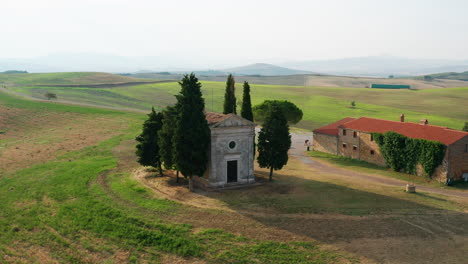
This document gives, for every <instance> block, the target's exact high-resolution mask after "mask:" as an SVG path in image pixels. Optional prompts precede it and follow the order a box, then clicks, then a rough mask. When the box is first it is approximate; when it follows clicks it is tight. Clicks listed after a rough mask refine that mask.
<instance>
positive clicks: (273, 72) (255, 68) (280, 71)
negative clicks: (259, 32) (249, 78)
mask: <svg viewBox="0 0 468 264" xmlns="http://www.w3.org/2000/svg"><path fill="white" fill-rule="evenodd" d="M222 71H223V72H227V73H232V74H234V75H263V76H278V75H296V74H310V73H311V72H308V71H302V70H294V69H289V68H285V67H280V66H276V65H272V64H266V63H255V64H250V65H246V66H241V67H235V68H229V69H224V70H222Z"/></svg>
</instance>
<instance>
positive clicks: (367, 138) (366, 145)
mask: <svg viewBox="0 0 468 264" xmlns="http://www.w3.org/2000/svg"><path fill="white" fill-rule="evenodd" d="M357 133H358V136H359V140H360V141H359V153H360V159H361V160H364V161H367V162H370V163H374V164H377V165H380V166H386V163H385V159H384V158H383V157H382V154H381V153H380V149H379V145H378V144H377V142H375V140H374V139H373V138H372V135H371V134H370V133H365V132H357Z"/></svg>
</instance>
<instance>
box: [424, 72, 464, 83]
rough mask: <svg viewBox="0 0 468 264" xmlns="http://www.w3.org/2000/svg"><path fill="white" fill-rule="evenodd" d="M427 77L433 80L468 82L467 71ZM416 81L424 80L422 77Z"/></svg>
mask: <svg viewBox="0 0 468 264" xmlns="http://www.w3.org/2000/svg"><path fill="white" fill-rule="evenodd" d="M429 76H432V78H434V79H446V80H459V81H468V71H465V72H443V73H435V74H430V75H429ZM418 79H424V76H419V77H418Z"/></svg>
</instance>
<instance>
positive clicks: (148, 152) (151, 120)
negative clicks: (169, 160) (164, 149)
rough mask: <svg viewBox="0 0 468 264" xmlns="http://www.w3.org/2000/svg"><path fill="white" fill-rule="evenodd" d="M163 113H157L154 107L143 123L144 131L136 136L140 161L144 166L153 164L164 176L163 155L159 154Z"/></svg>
mask: <svg viewBox="0 0 468 264" xmlns="http://www.w3.org/2000/svg"><path fill="white" fill-rule="evenodd" d="M162 119H163V115H162V113H156V111H154V108H152V109H151V113H150V114H148V119H147V120H146V121H145V122H144V123H143V131H142V132H141V134H140V135H139V136H138V137H136V141H138V144H137V146H136V149H137V150H136V155H137V156H138V163H140V164H141V165H143V166H151V167H154V168H158V169H159V175H160V176H162V174H163V173H162V167H161V157H160V155H159V142H158V140H159V138H158V133H159V131H160V130H161V127H162Z"/></svg>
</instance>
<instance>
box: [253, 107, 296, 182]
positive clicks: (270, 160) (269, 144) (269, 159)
mask: <svg viewBox="0 0 468 264" xmlns="http://www.w3.org/2000/svg"><path fill="white" fill-rule="evenodd" d="M290 147H291V135H290V134H289V126H288V121H287V120H286V117H285V116H284V114H283V112H282V110H281V108H280V107H279V106H278V105H273V106H272V108H271V111H270V112H269V114H268V115H267V117H266V119H265V122H264V123H263V127H262V129H261V130H260V133H259V134H258V158H257V161H258V164H259V165H260V167H261V168H269V169H270V176H269V180H270V181H272V178H273V170H280V169H282V168H283V166H284V165H286V164H287V163H288V150H289V148H290Z"/></svg>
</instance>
